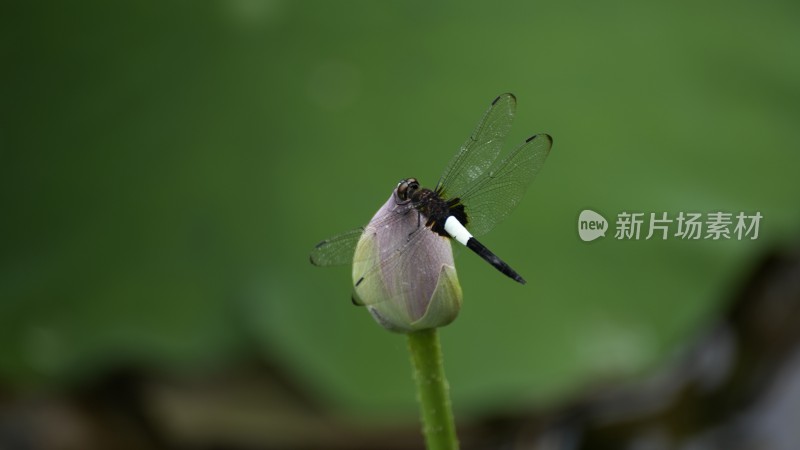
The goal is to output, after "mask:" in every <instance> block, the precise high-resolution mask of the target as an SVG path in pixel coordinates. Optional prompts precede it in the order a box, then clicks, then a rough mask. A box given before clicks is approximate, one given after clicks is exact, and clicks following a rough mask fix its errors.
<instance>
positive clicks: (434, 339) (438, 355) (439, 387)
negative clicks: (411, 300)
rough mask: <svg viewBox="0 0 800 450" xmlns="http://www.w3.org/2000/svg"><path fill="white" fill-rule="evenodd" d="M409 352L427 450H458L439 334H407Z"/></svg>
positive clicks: (430, 331) (420, 332) (433, 332)
mask: <svg viewBox="0 0 800 450" xmlns="http://www.w3.org/2000/svg"><path fill="white" fill-rule="evenodd" d="M408 350H409V351H410V352H411V363H412V365H413V366H414V380H415V381H416V382H417V398H418V399H419V406H420V411H421V413H422V433H423V434H424V435H425V443H426V446H427V448H428V450H457V449H458V438H457V437H456V427H455V424H454V422H453V410H452V407H451V405H450V394H449V392H448V389H449V388H448V386H447V379H446V378H445V376H444V365H443V361H442V347H441V345H440V344H439V333H438V332H437V331H436V329H435V328H434V329H431V330H422V331H417V332H414V333H410V334H409V335H408Z"/></svg>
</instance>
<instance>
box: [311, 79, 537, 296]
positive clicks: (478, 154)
mask: <svg viewBox="0 0 800 450" xmlns="http://www.w3.org/2000/svg"><path fill="white" fill-rule="evenodd" d="M516 104H517V101H516V97H515V96H514V95H513V94H511V93H506V94H502V95H500V96H498V97H497V98H495V99H494V101H492V103H491V106H490V107H489V109H488V110H487V111H486V113H485V114H484V115H483V117H482V119H481V120H480V122H479V123H478V126H477V127H476V128H475V130H474V131H473V133H472V134H471V135H470V136H469V138H468V139H467V140H466V141H465V142H464V144H462V145H461V147H460V148H459V150H458V151H457V152H456V154H455V155H454V156H453V157H452V159H451V160H450V162H449V163H448V165H447V166H446V168H445V170H444V172H443V173H442V175H441V177H440V178H439V181H438V183H437V184H436V186H435V187H434V188H433V189H427V188H424V187H421V185H420V182H419V181H418V180H417V179H416V178H405V179H403V180H400V182H399V183H398V184H397V186H396V187H395V189H394V191H393V197H392V198H394V204H393V205H392V213H391V214H385V215H383V216H382V218H381V219H380V220H379V221H378V222H375V221H373V222H370V223H369V225H368V226H367V227H361V228H356V229H354V230H351V231H348V232H345V233H342V234H340V235H337V236H334V237H332V238H330V239H326V240H324V241H322V242H320V243H319V244H317V245H316V246H315V247H314V249H313V250H312V251H311V254H310V260H311V263H312V264H314V265H316V266H331V265H344V264H349V263H351V262H354V261H353V256H354V252H355V249H356V246H357V244H358V241H359V239H360V238H361V236H362V234H364V233H366V232H377V230H380V229H390V226H389V225H390V224H391V222H393V221H399V220H406V221H408V220H409V217H412V219H411V220H413V219H414V218H416V221H417V222H416V223H417V225H416V226H415V227H413V232H411V233H409V234H408V235H407V236H401V237H400V238H397V239H390V240H387V242H389V246H390V248H385V249H382V250H381V252H380V256H379V257H378V258H374V263H371V264H361V265H360V266H364V269H362V270H363V273H362V274H361V275H360V276H359V277H358V278H357V280H356V281H355V289H358V287H359V285H360V284H361V283H362V282H363V281H364V280H365V279H366V278H368V277H370V276H376V274H377V273H379V271H386V270H403V269H404V268H403V267H397V266H398V265H400V264H408V261H409V260H414V259H415V258H416V257H417V256H416V255H420V256H423V257H424V252H425V251H426V248H425V246H426V245H428V244H425V243H426V242H430V241H429V239H430V236H425V233H435V234H436V235H439V236H442V237H444V238H447V239H450V240H455V241H456V242H458V243H460V244H462V245H464V246H466V247H467V248H468V249H470V250H471V251H473V252H474V253H476V254H477V255H478V256H480V257H481V258H482V259H483V260H485V261H486V262H488V263H489V264H490V265H492V267H494V268H496V269H497V270H498V271H500V272H501V273H503V274H504V275H506V276H508V277H509V278H511V279H513V280H514V281H517V282H518V283H521V284H525V279H524V278H523V277H522V276H520V275H519V273H517V271H515V270H514V269H512V268H511V267H510V266H509V265H508V264H507V263H506V262H505V261H503V260H502V259H500V258H499V257H498V256H497V255H495V254H494V253H493V252H492V251H491V250H489V249H488V248H487V247H486V246H485V245H483V244H482V243H481V242H480V241H478V240H477V237H480V236H483V235H485V234H486V233H488V232H489V231H491V230H492V229H493V228H494V227H495V226H496V225H497V224H498V223H500V222H501V221H503V220H504V219H505V218H506V217H507V216H508V215H509V214H510V213H511V212H512V211H513V210H514V209H515V208H516V207H517V205H518V204H519V202H520V201H521V199H522V197H523V195H524V194H525V191H526V190H527V188H528V186H529V185H530V184H531V182H532V181H533V179H534V178H535V176H536V174H537V173H539V171H540V170H541V168H542V166H543V165H544V162H545V159H546V158H547V155H548V154H549V153H550V149H551V147H552V145H553V138H552V137H550V135H548V134H546V133H541V134H536V135H533V136H531V137H529V138H527V139H526V140H525V141H524V142H523V143H522V144H521V145H519V146H518V147H517V148H516V149H515V150H514V151H512V152H511V153H510V154H508V155H507V156H506V157H505V158H503V159H502V160H500V161H499V162H497V160H498V156H499V154H500V150H501V149H502V147H503V143H504V141H505V138H506V136H507V135H508V132H509V130H510V129H511V124H512V122H513V119H514V115H515V112H516ZM409 214H415V216H413V215H412V216H409ZM410 255H414V258H409V256H410ZM401 261H404V262H403V263H401ZM355 279H356V277H355V276H354V280H355ZM357 297H358V296H356V295H354V296H353V298H354V299H355V298H357ZM354 302H355V300H354Z"/></svg>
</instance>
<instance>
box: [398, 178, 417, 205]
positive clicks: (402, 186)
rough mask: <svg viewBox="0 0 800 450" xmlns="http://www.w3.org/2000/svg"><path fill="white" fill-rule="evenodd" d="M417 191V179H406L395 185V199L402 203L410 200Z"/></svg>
mask: <svg viewBox="0 0 800 450" xmlns="http://www.w3.org/2000/svg"><path fill="white" fill-rule="evenodd" d="M417 189H419V182H418V181H417V179H416V178H406V179H405V180H401V181H400V183H398V184H397V197H398V198H399V199H400V200H402V201H407V200H410V199H411V197H412V196H413V195H414V192H416V191H417Z"/></svg>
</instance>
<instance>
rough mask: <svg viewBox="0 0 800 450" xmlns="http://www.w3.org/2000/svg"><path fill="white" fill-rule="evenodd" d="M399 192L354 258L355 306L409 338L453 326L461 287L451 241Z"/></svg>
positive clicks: (366, 233) (372, 224)
mask: <svg viewBox="0 0 800 450" xmlns="http://www.w3.org/2000/svg"><path fill="white" fill-rule="evenodd" d="M426 220H427V219H426V218H425V217H424V216H422V215H421V214H420V213H419V212H418V211H417V210H416V209H414V208H413V206H411V203H410V202H408V201H406V202H403V201H401V200H400V199H399V198H398V196H397V190H396V189H395V190H394V191H393V192H392V195H391V196H390V197H389V200H387V201H386V203H385V204H384V205H383V206H382V207H381V208H380V209H379V210H378V212H377V213H375V216H374V217H373V218H372V220H371V221H370V222H369V224H368V225H367V226H366V227H365V229H364V232H363V233H362V235H361V238H360V240H359V241H358V245H357V246H356V251H355V255H354V256H353V284H354V288H353V302H354V303H356V304H358V305H366V306H367V309H368V310H369V312H370V313H371V314H372V317H373V318H374V319H375V320H376V321H377V322H378V323H379V324H380V325H382V326H383V327H384V328H386V329H388V330H391V331H396V332H400V333H410V332H413V331H419V330H424V329H429V328H437V327H441V326H444V325H447V324H449V323H450V322H452V321H453V320H454V319H455V318H456V316H457V315H458V311H459V310H460V309H461V298H462V295H461V285H460V284H459V283H458V277H457V276H456V268H455V265H454V263H453V250H452V248H451V246H450V242H449V240H448V239H447V238H445V237H442V236H439V235H438V234H436V233H433V232H431V231H430V230H429V229H427V228H426V227H425V222H426Z"/></svg>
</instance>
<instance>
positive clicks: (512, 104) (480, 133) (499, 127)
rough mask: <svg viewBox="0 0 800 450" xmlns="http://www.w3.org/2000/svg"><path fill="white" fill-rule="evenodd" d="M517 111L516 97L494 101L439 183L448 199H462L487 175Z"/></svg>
mask: <svg viewBox="0 0 800 450" xmlns="http://www.w3.org/2000/svg"><path fill="white" fill-rule="evenodd" d="M516 109H517V99H516V98H515V97H514V94H510V93H507V94H503V95H501V96H499V97H497V98H496V99H494V101H493V102H492V106H491V107H489V110H488V111H486V113H485V114H484V115H483V118H482V119H481V121H480V122H479V123H478V127H477V128H475V131H473V132H472V134H471V135H470V137H469V138H468V139H467V141H466V142H464V144H463V145H462V146H461V148H460V149H459V150H458V152H457V153H456V154H455V156H454V157H453V159H451V160H450V162H449V163H448V164H447V168H445V170H444V172H442V176H441V178H439V183H437V184H436V190H437V191H438V190H439V189H440V188H442V187H444V190H445V193H444V194H443V196H444V197H446V198H454V197H460V196H461V194H462V193H463V192H464V190H466V189H467V188H468V187H469V186H470V185H471V184H472V183H473V182H474V181H475V180H477V179H478V178H480V176H481V175H483V173H484V172H486V170H487V169H488V168H489V167H490V166H491V165H492V163H493V162H494V160H495V159H497V155H498V154H499V153H500V149H501V148H502V147H503V141H504V140H505V137H506V135H507V134H508V131H509V130H510V129H511V122H512V121H513V120H514V112H515V111H516Z"/></svg>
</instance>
